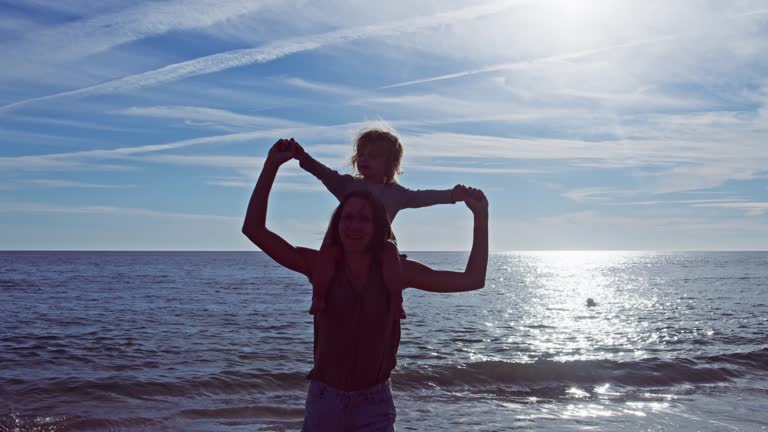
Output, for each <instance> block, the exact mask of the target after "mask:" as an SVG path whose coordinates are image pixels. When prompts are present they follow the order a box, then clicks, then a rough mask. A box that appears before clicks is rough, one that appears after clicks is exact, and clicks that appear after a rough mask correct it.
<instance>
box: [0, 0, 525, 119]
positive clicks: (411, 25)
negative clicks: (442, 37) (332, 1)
mask: <svg viewBox="0 0 768 432" xmlns="http://www.w3.org/2000/svg"><path fill="white" fill-rule="evenodd" d="M520 1H521V0H507V1H498V2H494V3H489V4H485V5H482V6H475V7H469V8H463V9H457V10H453V11H448V12H441V13H438V14H436V15H431V16H426V17H416V18H410V19H405V20H399V21H397V22H390V23H385V24H377V25H369V26H362V27H354V28H350V29H343V30H337V31H332V32H328V33H322V34H318V35H313V36H309V37H300V38H291V39H285V40H282V41H276V42H272V43H269V44H266V45H264V46H262V47H258V48H248V49H239V50H233V51H226V52H222V53H218V54H213V55H209V56H205V57H199V58H196V59H193V60H188V61H185V62H181V63H175V64H171V65H168V66H164V67H162V68H159V69H154V70H151V71H147V72H143V73H140V74H135V75H129V76H126V77H123V78H118V79H115V80H111V81H107V82H104V83H101V84H96V85H92V86H88V87H83V88H79V89H76V90H70V91H65V92H61V93H55V94H51V95H47V96H41V97H36V98H31V99H25V100H22V101H18V102H14V103H11V104H8V105H3V106H0V112H7V111H10V110H13V109H15V108H18V107H21V106H24V105H29V104H32V103H36V102H43V101H49V100H53V99H59V98H63V97H69V96H89V95H96V94H104V93H114V92H120V91H126V90H132V89H137V88H141V87H147V86H152V85H157V84H161V83H166V82H171V81H176V80H180V79H184V78H189V77H193V76H198V75H205V74H210V73H214V72H220V71H223V70H227V69H231V68H235V67H240V66H247V65H251V64H255V63H267V62H269V61H272V60H275V59H278V58H281V57H285V56H287V55H291V54H295V53H298V52H302V51H310V50H314V49H317V48H321V47H324V46H327V45H332V44H339V43H344V42H349V41H353V40H358V39H365V38H370V37H380V36H388V35H395V34H401V33H409V32H415V31H421V30H424V29H426V28H430V27H434V26H438V25H445V24H449V23H454V22H459V21H465V20H472V19H476V18H479V17H482V16H486V15H491V14H494V13H497V12H500V11H503V10H505V9H508V8H510V7H512V6H513V5H515V4H518V3H520Z"/></svg>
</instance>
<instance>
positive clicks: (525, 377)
mask: <svg viewBox="0 0 768 432" xmlns="http://www.w3.org/2000/svg"><path fill="white" fill-rule="evenodd" d="M766 371H768V349H762V350H758V351H752V352H748V353H734V354H722V355H716V356H706V357H694V358H677V359H661V358H655V357H652V358H646V359H640V360H635V361H624V362H619V361H613V360H573V361H567V362H559V361H554V360H538V361H535V362H531V363H512V362H503V361H482V362H474V363H468V364H460V365H438V366H424V365H422V366H419V367H414V368H409V369H400V370H397V371H396V373H395V374H394V376H395V377H396V382H397V384H398V386H399V387H401V388H420V387H434V386H438V387H456V386H461V387H477V386H497V385H499V384H509V385H523V386H548V385H553V384H556V385H562V384H587V385H589V384H593V385H599V384H604V383H612V384H618V385H623V386H630V387H659V386H661V387H663V386H671V385H678V384H686V383H691V384H700V383H716V382H725V381H729V380H732V379H735V378H739V377H743V376H746V375H749V374H755V373H761V372H762V373H764V372H766Z"/></svg>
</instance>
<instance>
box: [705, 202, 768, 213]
mask: <svg viewBox="0 0 768 432" xmlns="http://www.w3.org/2000/svg"><path fill="white" fill-rule="evenodd" d="M691 207H713V208H725V209H736V210H743V211H744V212H745V213H746V215H747V216H762V215H764V214H766V213H768V202H729V203H726V202H723V203H699V204H693V205H691Z"/></svg>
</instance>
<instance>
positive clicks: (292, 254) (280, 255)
mask: <svg viewBox="0 0 768 432" xmlns="http://www.w3.org/2000/svg"><path fill="white" fill-rule="evenodd" d="M292 156H293V147H292V143H291V142H290V141H289V140H285V139H280V140H278V141H277V142H276V143H275V144H274V145H273V146H272V148H271V149H270V150H269V154H268V155H267V160H266V161H265V162H264V168H262V170H261V174H260V175H259V180H258V181H257V182H256V187H255V188H254V189H253V194H251V200H250V202H249V203H248V211H247V212H246V214H245V221H244V222H243V234H245V236H246V237H248V239H249V240H251V241H252V242H253V244H255V245H256V246H258V247H259V248H260V249H261V250H262V251H264V253H266V254H267V255H269V256H270V257H271V258H272V259H273V260H275V261H277V263H278V264H280V265H282V266H283V267H286V268H289V269H291V270H293V271H297V272H299V273H303V274H305V275H309V274H310V265H311V259H312V257H313V255H314V254H315V253H316V251H314V250H311V249H305V248H297V247H295V246H293V245H292V244H290V243H288V242H287V241H285V239H283V238H282V237H280V236H279V235H277V234H275V233H273V232H272V231H270V230H269V229H268V228H267V224H266V221H267V203H268V201H269V193H270V191H271V190H272V183H274V181H275V176H276V175H277V170H278V169H279V168H280V165H282V164H284V163H285V162H287V161H288V160H290V159H291V157H292Z"/></svg>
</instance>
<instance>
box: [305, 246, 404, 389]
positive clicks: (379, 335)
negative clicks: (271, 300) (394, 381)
mask: <svg viewBox="0 0 768 432" xmlns="http://www.w3.org/2000/svg"><path fill="white" fill-rule="evenodd" d="M389 297H390V296H389V294H388V292H387V288H386V286H385V285H384V279H383V277H382V274H381V264H380V263H379V262H378V260H376V259H373V260H372V261H371V268H370V270H369V271H368V275H367V279H366V282H365V283H364V284H363V287H362V288H361V289H360V290H358V289H357V288H355V287H354V285H353V284H352V282H351V280H350V278H349V275H348V274H347V272H346V270H345V269H344V266H343V265H339V266H337V269H336V272H335V274H334V277H333V281H332V283H331V286H330V289H329V291H328V293H327V297H326V308H325V310H324V311H322V312H321V313H319V314H317V315H315V319H314V327H315V329H314V330H315V364H314V367H313V368H312V370H311V371H310V372H309V375H307V378H308V379H313V380H317V381H320V382H323V383H325V384H328V385H330V386H332V387H335V388H337V389H340V390H343V391H357V390H363V389H366V388H369V387H373V386H375V385H377V384H381V383H383V382H384V381H386V380H387V379H389V376H390V373H391V372H392V369H394V368H395V365H396V364H397V349H398V347H399V345H400V321H399V320H394V319H392V318H391V317H392V315H391V314H390V312H389V311H390V304H389V303H390V301H389ZM395 306H397V307H399V305H395Z"/></svg>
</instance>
